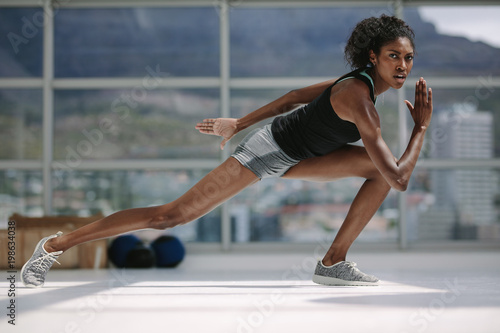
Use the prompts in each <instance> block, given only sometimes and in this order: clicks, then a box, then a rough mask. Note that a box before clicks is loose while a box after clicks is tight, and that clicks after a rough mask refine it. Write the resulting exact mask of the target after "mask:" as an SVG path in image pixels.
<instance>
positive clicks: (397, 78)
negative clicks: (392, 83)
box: [394, 74, 406, 84]
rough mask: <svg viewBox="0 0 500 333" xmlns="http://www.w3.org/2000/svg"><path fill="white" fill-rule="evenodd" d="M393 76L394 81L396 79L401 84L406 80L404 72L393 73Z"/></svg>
mask: <svg viewBox="0 0 500 333" xmlns="http://www.w3.org/2000/svg"><path fill="white" fill-rule="evenodd" d="M394 78H395V79H396V81H398V82H399V83H401V84H403V83H405V81H406V75H404V74H398V75H394Z"/></svg>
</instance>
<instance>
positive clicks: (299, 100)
mask: <svg viewBox="0 0 500 333" xmlns="http://www.w3.org/2000/svg"><path fill="white" fill-rule="evenodd" d="M336 80H337V79H332V80H328V81H324V82H321V83H317V84H314V85H311V86H308V87H305V88H300V89H295V90H292V91H290V92H288V93H286V94H285V95H283V96H281V97H280V98H278V99H277V100H275V101H273V102H271V103H269V104H267V105H264V106H263V107H261V108H259V109H257V110H255V111H253V112H251V113H249V114H247V115H246V116H244V117H242V118H240V119H238V121H237V126H238V131H241V130H243V129H245V128H248V127H250V126H252V125H254V124H256V123H258V122H260V121H262V120H264V119H267V118H270V117H274V116H279V115H281V114H284V113H287V112H289V111H292V110H294V109H296V108H297V107H299V106H301V105H304V104H308V103H311V102H312V101H313V100H314V99H315V98H316V97H318V96H319V95H320V94H321V93H322V92H323V91H324V90H325V89H326V88H327V87H329V86H330V85H332V84H333V83H334V82H335V81H336Z"/></svg>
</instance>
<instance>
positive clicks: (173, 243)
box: [151, 235, 186, 267]
mask: <svg viewBox="0 0 500 333" xmlns="http://www.w3.org/2000/svg"><path fill="white" fill-rule="evenodd" d="M151 248H152V249H153V251H154V252H155V256H156V266H158V267H175V266H177V265H178V264H179V263H180V262H181V261H182V260H183V259H184V255H185V254H186V250H185V249H184V245H182V243H181V241H180V240H179V239H178V238H177V237H175V236H168V235H163V236H160V237H158V238H157V239H156V240H155V241H154V242H153V243H151Z"/></svg>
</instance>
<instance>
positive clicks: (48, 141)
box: [42, 0, 54, 215]
mask: <svg viewBox="0 0 500 333" xmlns="http://www.w3.org/2000/svg"><path fill="white" fill-rule="evenodd" d="M43 10H44V13H45V15H44V25H43V27H44V28H43V37H44V38H43V79H42V81H43V139H42V140H43V157H42V165H43V166H42V179H43V211H44V213H45V215H50V214H51V213H52V168H51V165H52V158H53V135H54V131H53V129H54V125H53V122H54V91H53V88H52V81H53V78H54V61H53V60H54V20H53V18H54V15H53V10H52V5H51V1H50V0H45V1H44V3H43Z"/></svg>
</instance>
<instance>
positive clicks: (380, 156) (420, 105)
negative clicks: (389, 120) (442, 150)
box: [353, 78, 432, 191]
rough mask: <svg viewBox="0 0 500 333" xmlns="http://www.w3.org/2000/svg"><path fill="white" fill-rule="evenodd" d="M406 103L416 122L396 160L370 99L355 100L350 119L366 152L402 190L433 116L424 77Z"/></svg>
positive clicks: (429, 90)
mask: <svg viewBox="0 0 500 333" xmlns="http://www.w3.org/2000/svg"><path fill="white" fill-rule="evenodd" d="M358 101H359V97H358ZM405 103H406V105H407V107H408V109H409V110H410V113H411V115H412V117H413V121H414V122H415V125H414V127H413V131H412V135H411V138H410V141H409V143H408V146H407V147H406V150H405V152H404V153H403V155H402V156H401V158H400V159H399V160H396V159H395V158H394V156H393V154H392V153H391V151H390V149H389V147H387V144H386V143H385V141H384V140H383V138H382V134H381V130H380V120H379V117H378V114H377V112H376V110H375V107H374V106H373V103H372V102H371V100H370V99H369V98H363V99H362V101H361V103H359V102H358V105H359V106H358V108H357V110H355V111H354V112H353V121H354V123H355V124H356V126H357V127H358V130H359V132H360V134H361V138H362V140H363V143H364V145H365V148H366V151H367V153H368V155H369V156H370V158H371V159H372V161H373V163H374V164H375V166H376V167H377V169H378V170H379V171H380V173H381V174H382V175H383V176H384V178H385V179H386V181H387V183H388V184H389V185H390V186H391V187H392V188H394V189H396V190H398V191H405V190H406V189H407V187H408V182H409V180H410V176H411V174H412V172H413V170H414V168H415V165H416V164H417V159H418V156H419V155H420V151H421V149H422V145H423V142H424V136H425V132H426V131H427V128H428V127H429V124H430V121H431V117H432V90H431V89H430V88H429V89H428V90H427V84H426V82H425V80H424V79H423V78H420V80H419V81H417V83H416V86H415V106H413V105H412V104H411V103H410V102H409V101H405Z"/></svg>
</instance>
